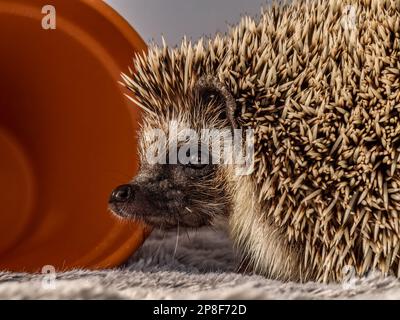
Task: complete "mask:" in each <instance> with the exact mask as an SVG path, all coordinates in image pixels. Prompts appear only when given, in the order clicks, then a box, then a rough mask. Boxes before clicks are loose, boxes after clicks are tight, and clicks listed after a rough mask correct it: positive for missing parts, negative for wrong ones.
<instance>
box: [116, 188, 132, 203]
mask: <svg viewBox="0 0 400 320" xmlns="http://www.w3.org/2000/svg"><path fill="white" fill-rule="evenodd" d="M133 196H134V192H133V189H132V187H131V186H130V185H129V184H124V185H122V186H119V187H117V188H116V189H115V190H114V191H113V192H112V193H111V197H110V202H127V201H128V200H130V199H131V198H133Z"/></svg>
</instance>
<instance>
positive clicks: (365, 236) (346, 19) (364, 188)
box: [110, 0, 400, 282]
mask: <svg viewBox="0 0 400 320" xmlns="http://www.w3.org/2000/svg"><path fill="white" fill-rule="evenodd" d="M123 84H124V85H125V86H126V87H127V88H128V89H129V90H130V91H131V94H129V97H130V99H131V100H132V101H133V102H134V103H135V104H136V105H137V106H139V107H140V108H141V109H143V119H142V124H141V129H140V133H139V141H140V146H139V154H140V158H141V166H140V170H139V173H138V175H137V176H136V177H135V178H134V179H133V180H132V181H131V182H129V183H128V184H127V185H124V186H120V187H118V188H117V189H115V191H114V192H113V194H112V196H111V198H110V206H111V209H112V210H113V211H114V212H115V213H116V214H117V215H119V216H122V217H125V218H127V219H140V220H143V221H144V222H145V223H147V224H149V225H152V226H154V227H158V228H176V227H178V228H179V227H182V228H183V227H186V228H199V227H202V226H206V225H214V224H217V222H216V221H220V222H221V221H222V222H223V221H225V223H224V225H225V226H227V227H228V229H229V232H230V235H231V238H232V240H233V242H234V244H235V247H236V249H237V251H238V253H239V255H240V257H241V265H242V268H241V270H247V271H251V272H254V273H257V274H261V275H263V276H265V277H268V278H271V279H279V280H282V281H298V282H305V281H318V282H334V281H341V280H342V279H343V277H344V276H345V275H344V273H343V270H344V269H346V268H348V267H351V268H353V270H354V271H355V273H356V274H357V275H358V276H363V275H366V274H367V272H371V271H374V270H376V271H379V272H381V273H383V274H385V275H394V276H397V277H398V276H399V275H400V252H399V248H400V241H399V236H400V233H399V230H400V223H399V221H400V220H399V212H400V202H399V200H400V2H399V1H397V0H392V1H390V0H382V1H373V0H358V1H347V2H345V1H340V0H327V1H324V0H311V1H305V2H304V1H294V2H293V3H281V4H273V5H271V6H268V7H267V8H264V9H262V10H261V15H260V16H259V17H257V18H252V17H248V16H244V17H242V18H241V21H240V23H239V24H238V25H235V26H230V30H229V31H228V32H227V33H226V34H223V35H221V34H217V35H216V36H214V37H209V38H207V37H203V38H202V39H200V40H199V41H197V42H195V43H192V42H191V41H189V40H187V39H186V38H184V39H183V41H182V44H181V46H177V47H172V48H171V47H168V46H167V45H166V43H165V41H164V40H163V43H162V45H160V46H157V45H153V46H152V47H150V48H149V50H148V51H147V52H146V53H142V54H138V55H136V56H135V59H134V68H133V70H132V69H130V73H129V74H128V75H126V74H123ZM171 121H173V122H174V123H175V124H176V126H177V130H178V131H179V130H181V128H186V127H190V128H193V129H194V130H196V131H199V130H201V129H202V128H205V127H207V128H215V129H219V130H234V129H237V128H239V129H243V130H244V129H251V130H253V132H254V137H253V141H254V164H253V171H252V172H251V174H249V175H240V176H238V175H235V174H234V170H233V167H234V165H233V164H221V163H220V164H202V163H199V162H196V161H195V160H193V161H189V162H188V163H176V164H173V163H168V162H167V163H161V164H158V163H156V164H150V163H148V162H146V157H145V153H146V150H147V149H148V148H150V147H151V145H152V143H154V141H153V140H154V135H152V134H151V130H153V129H155V128H157V129H159V130H161V131H163V132H166V133H167V132H168V130H170V129H169V128H170V126H169V125H168V124H169V123H170V122H171ZM168 139H169V138H168ZM161 152H165V153H166V152H167V151H166V149H165V148H164V149H160V153H161ZM243 267H244V269H243Z"/></svg>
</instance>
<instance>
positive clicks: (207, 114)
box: [110, 83, 231, 229]
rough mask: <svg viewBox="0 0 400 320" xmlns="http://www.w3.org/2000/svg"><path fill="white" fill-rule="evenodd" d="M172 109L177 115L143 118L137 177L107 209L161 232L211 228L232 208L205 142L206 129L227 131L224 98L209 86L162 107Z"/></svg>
mask: <svg viewBox="0 0 400 320" xmlns="http://www.w3.org/2000/svg"><path fill="white" fill-rule="evenodd" d="M177 104H179V105H178V106H177ZM173 109H175V110H179V112H164V113H163V112H159V113H154V114H151V115H148V114H145V116H144V119H143V125H142V130H141V134H140V147H139V154H140V157H141V167H140V170H139V173H138V175H137V176H136V177H135V178H134V179H133V180H132V181H131V182H130V183H129V184H127V185H124V186H120V187H118V188H117V189H116V190H115V191H114V192H113V194H112V195H111V198H110V208H111V209H112V211H113V212H115V213H116V214H117V215H119V216H120V217H123V218H134V219H139V220H142V221H144V222H145V223H147V224H149V225H151V226H154V227H159V228H163V229H168V228H174V227H178V226H180V227H187V228H198V227H201V226H205V225H210V224H212V223H213V221H214V219H216V218H220V217H221V216H226V215H227V213H228V211H229V208H230V206H231V204H230V197H229V196H228V195H229V192H228V190H227V185H228V181H227V175H226V174H224V172H225V171H224V168H223V165H221V164H215V161H214V159H213V156H212V153H214V154H215V150H214V151H213V152H211V150H210V145H209V144H205V143H204V132H206V131H207V130H210V129H211V130H212V129H214V130H215V129H217V130H222V131H223V130H225V131H231V126H230V125H229V123H230V122H229V120H228V119H227V116H226V114H227V113H226V103H225V99H224V97H223V96H222V95H221V94H220V93H219V91H218V90H217V89H216V88H215V87H213V86H212V85H210V83H207V86H201V87H197V88H196V89H195V90H194V91H193V92H192V93H190V94H188V95H187V98H186V99H183V100H180V101H175V104H174V105H173V106H171V107H166V110H173Z"/></svg>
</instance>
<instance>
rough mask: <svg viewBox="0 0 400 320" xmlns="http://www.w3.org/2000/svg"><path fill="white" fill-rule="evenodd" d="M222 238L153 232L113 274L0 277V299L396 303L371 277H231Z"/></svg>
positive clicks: (395, 293) (232, 265) (396, 294)
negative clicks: (336, 280)
mask: <svg viewBox="0 0 400 320" xmlns="http://www.w3.org/2000/svg"><path fill="white" fill-rule="evenodd" d="M236 266H237V262H236V261H235V257H234V254H233V250H232V246H231V242H230V241H229V239H228V238H227V237H226V236H225V235H224V233H222V232H216V231H213V230H209V229H203V230H198V231H196V232H187V233H186V232H181V234H180V236H179V237H177V233H176V232H168V233H161V232H153V234H152V235H151V236H150V238H149V239H148V240H147V241H146V242H145V244H144V245H143V247H142V248H141V249H140V250H139V251H138V252H137V253H136V254H134V256H133V257H132V258H131V259H130V260H129V261H128V262H127V263H126V265H124V266H122V267H121V268H118V269H113V270H105V271H96V272H93V271H85V270H76V271H71V272H66V273H60V274H56V275H55V277H54V278H55V279H53V278H51V279H50V278H49V276H44V275H28V274H19V273H18V274H17V273H6V272H4V273H0V298H1V299H325V298H336V299H349V298H352V299H365V298H366V299H400V281H398V280H397V279H394V278H388V277H386V278H385V277H382V276H380V275H378V274H371V275H369V276H368V277H366V278H363V279H350V280H349V281H347V282H345V283H341V284H329V285H324V284H316V283H306V284H297V283H282V282H279V281H274V280H268V279H265V278H263V277H260V276H257V275H242V274H239V273H236V272H235V269H236Z"/></svg>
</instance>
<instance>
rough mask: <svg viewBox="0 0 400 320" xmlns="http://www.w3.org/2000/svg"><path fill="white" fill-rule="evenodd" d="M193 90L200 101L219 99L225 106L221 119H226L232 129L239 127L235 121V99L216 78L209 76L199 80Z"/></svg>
mask: <svg viewBox="0 0 400 320" xmlns="http://www.w3.org/2000/svg"><path fill="white" fill-rule="evenodd" d="M195 90H196V92H197V94H198V95H199V97H200V99H201V100H202V101H208V100H210V99H215V98H217V99H219V100H220V101H221V104H223V105H224V106H225V109H224V111H223V112H222V114H221V117H222V118H224V119H227V120H228V121H229V123H230V124H231V126H232V129H237V128H238V127H239V125H238V123H237V121H236V115H235V111H236V102H235V98H234V97H233V96H232V94H231V93H230V92H229V90H228V89H227V88H226V86H225V85H224V84H222V83H221V82H220V81H219V80H218V79H217V78H216V77H213V76H211V75H207V76H204V77H202V78H200V79H199V80H198V82H197V84H196V87H195Z"/></svg>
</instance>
